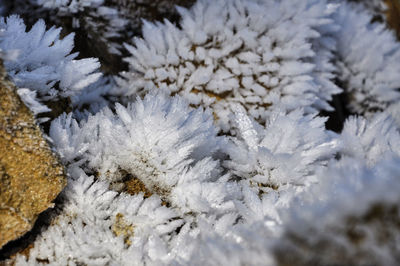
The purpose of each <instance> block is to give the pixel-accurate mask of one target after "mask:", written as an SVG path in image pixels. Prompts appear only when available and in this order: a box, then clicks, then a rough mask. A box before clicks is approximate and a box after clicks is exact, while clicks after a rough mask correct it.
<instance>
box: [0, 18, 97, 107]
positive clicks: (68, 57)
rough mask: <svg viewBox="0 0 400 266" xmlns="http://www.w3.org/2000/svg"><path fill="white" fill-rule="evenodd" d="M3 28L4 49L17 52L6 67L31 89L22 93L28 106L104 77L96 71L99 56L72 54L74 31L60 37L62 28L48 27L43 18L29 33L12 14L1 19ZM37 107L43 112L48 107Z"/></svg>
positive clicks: (1, 44)
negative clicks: (82, 57)
mask: <svg viewBox="0 0 400 266" xmlns="http://www.w3.org/2000/svg"><path fill="white" fill-rule="evenodd" d="M0 29H1V31H2V34H1V38H0V48H1V50H2V51H11V50H12V51H17V55H16V57H15V58H12V59H13V60H6V61H5V62H4V66H5V67H6V69H7V71H8V73H9V75H10V76H11V78H12V79H13V81H14V82H15V84H16V85H17V86H18V87H19V88H21V89H22V88H27V89H29V90H30V91H31V92H24V93H20V95H21V96H22V97H23V99H25V102H26V103H28V105H29V103H34V102H36V104H35V105H38V101H42V102H43V101H49V100H55V99H59V98H65V97H71V96H74V95H77V94H79V93H80V92H81V90H82V89H84V88H85V87H86V86H88V85H89V84H91V83H93V82H95V81H96V80H97V79H98V78H99V77H100V76H101V74H100V73H94V72H95V71H96V70H97V69H98V68H99V66H100V65H99V63H98V61H97V59H95V58H87V59H80V60H75V58H76V57H77V55H78V54H77V53H72V54H71V50H72V48H73V38H74V35H73V34H70V35H68V36H65V37H64V38H63V39H60V31H61V29H60V28H54V27H52V28H50V29H49V30H46V26H45V23H44V21H43V20H39V21H38V22H37V23H35V25H33V27H32V28H31V29H30V31H28V32H26V26H25V24H24V22H23V21H22V19H21V18H19V17H18V16H10V17H8V18H2V19H1V21H0ZM24 96H26V98H25V97H24ZM33 110H34V111H36V112H40V111H43V110H44V107H43V108H42V109H40V108H34V109H33Z"/></svg>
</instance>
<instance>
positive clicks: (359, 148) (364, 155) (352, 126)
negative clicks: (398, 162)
mask: <svg viewBox="0 0 400 266" xmlns="http://www.w3.org/2000/svg"><path fill="white" fill-rule="evenodd" d="M339 140H340V148H339V155H340V156H345V157H351V158H356V159H359V160H360V161H364V162H365V163H366V164H367V165H369V166H372V165H374V164H375V163H376V162H378V161H380V160H381V159H382V156H384V154H386V153H388V152H390V153H394V154H397V155H398V156H400V133H399V128H398V124H396V121H395V120H394V119H393V118H392V117H391V115H390V114H388V113H386V112H384V113H377V114H375V115H374V116H373V117H371V118H370V119H369V120H367V119H365V118H363V117H350V118H348V119H347V120H346V122H345V124H344V128H343V130H342V133H341V134H340V136H339Z"/></svg>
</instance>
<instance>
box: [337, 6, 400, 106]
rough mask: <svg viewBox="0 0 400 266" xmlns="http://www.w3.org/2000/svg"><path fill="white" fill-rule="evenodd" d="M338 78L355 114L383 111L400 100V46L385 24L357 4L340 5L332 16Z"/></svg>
mask: <svg viewBox="0 0 400 266" xmlns="http://www.w3.org/2000/svg"><path fill="white" fill-rule="evenodd" d="M335 17H336V18H335V20H336V22H337V23H338V24H339V25H340V26H341V30H340V31H339V32H338V33H337V34H336V40H337V53H338V60H337V66H338V68H339V70H340V75H339V78H340V80H341V82H342V83H343V86H344V88H345V89H346V93H347V94H348V101H349V106H348V107H349V108H350V109H351V111H352V112H356V113H358V114H365V113H374V112H376V111H377V110H385V109H386V108H387V106H388V105H390V104H392V103H395V102H398V101H399V99H400V92H399V88H400V75H399V74H398V73H399V72H400V64H399V62H400V43H399V42H397V41H396V37H395V34H394V32H391V31H389V30H387V29H386V27H385V25H384V24H381V23H371V20H372V15H371V14H369V13H368V12H367V11H366V10H365V9H364V8H362V7H361V6H357V5H350V4H346V3H343V4H342V5H341V7H340V8H339V10H338V12H337V13H336V16H335Z"/></svg>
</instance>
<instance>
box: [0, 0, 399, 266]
mask: <svg viewBox="0 0 400 266" xmlns="http://www.w3.org/2000/svg"><path fill="white" fill-rule="evenodd" d="M156 2H157V3H159V6H160V7H159V10H161V9H162V12H161V11H160V12H161V13H163V12H167V11H166V10H167V9H168V8H164V7H165V6H169V5H171V4H166V3H164V1H162V0H160V1H156ZM176 2H177V3H180V2H179V1H176ZM174 3H175V2H174ZM372 3H373V4H372ZM382 3H383V2H379V1H373V2H371V5H368V4H367V5H365V4H362V3H356V1H336V0H304V1H295V0H282V1H277V0H220V1H214V0H197V1H196V2H194V3H193V5H192V6H191V7H187V8H184V7H177V9H176V11H175V10H171V11H170V12H171V14H170V15H171V17H179V18H177V19H176V20H175V21H170V20H167V19H164V20H163V21H147V20H144V21H143V27H142V28H141V35H140V34H138V33H137V32H136V31H135V30H134V27H133V26H132V25H133V24H130V23H131V22H130V19H133V18H132V16H133V15H132V14H133V13H132V14H129V12H130V11H129V10H130V9H126V10H123V8H121V6H130V7H132V8H134V7H135V6H141V5H145V4H146V3H145V2H143V3H142V2H141V1H103V0H91V1H84V0H73V1H63V0H60V1H56V0H17V1H15V3H5V2H4V1H3V2H2V1H0V7H1V12H3V15H4V16H5V17H3V18H2V19H1V20H0V49H1V50H0V51H1V57H2V60H3V63H4V66H5V68H6V69H7V71H8V75H9V77H10V79H11V80H12V81H13V82H14V83H15V84H16V86H17V87H18V93H19V95H20V96H21V98H22V99H23V100H24V102H25V103H26V104H27V105H28V106H29V107H30V108H31V111H32V112H33V113H34V114H35V115H36V116H37V119H38V120H39V121H45V120H46V119H48V121H47V123H46V124H45V125H43V124H42V127H43V130H44V132H45V133H46V134H48V138H49V140H50V141H51V143H52V145H53V147H54V150H55V151H56V152H57V153H58V155H59V156H60V159H61V161H62V162H63V164H64V165H65V167H66V169H67V172H68V186H67V187H66V188H65V190H64V191H63V192H62V193H61V195H60V197H59V200H58V201H59V202H57V204H56V206H55V208H54V210H52V212H51V217H52V221H51V224H50V225H49V226H48V227H43V228H42V230H41V232H40V233H39V234H38V235H37V236H36V238H35V239H34V242H33V243H32V245H31V248H30V249H29V250H28V251H25V252H23V253H22V252H21V253H18V254H16V255H15V256H14V257H13V258H10V259H9V260H13V262H14V263H15V264H16V265H41V264H43V265H44V264H50V265H132V264H135V265H136V264H137V265H310V264H313V263H314V264H316V265H327V264H331V265H333V264H338V265H365V264H366V263H371V262H372V264H384V265H396V262H397V261H398V259H399V258H400V252H399V249H398V247H399V245H400V240H399V239H400V231H399V229H398V224H399V221H400V214H399V213H400V212H399V207H400V205H399V202H400V198H399V196H398V195H399V194H398V191H399V189H400V180H399V178H400V168H399V167H400V133H399V132H400V131H399V130H400V58H399V57H400V42H399V41H398V40H397V39H396V37H395V34H394V32H393V31H392V30H390V29H388V28H387V26H386V24H385V22H384V21H383V22H379V21H377V22H374V20H373V18H374V16H375V12H383V10H385V5H384V4H382ZM164 4H165V5H164ZM118 5H120V7H118ZM161 7H163V8H161ZM30 8H31V10H32V12H31V13H32V16H30V15H29V16H27V14H28V12H27V10H28V9H30ZM140 10H147V9H146V8H143V9H140ZM371 10H374V11H373V12H371ZM11 13H16V14H15V15H11ZM134 14H138V15H139V14H140V12H137V13H134ZM381 15H382V16H384V15H383V13H381ZM135 16H136V15H135ZM40 17H43V19H46V23H47V25H48V27H46V23H45V21H44V20H38V21H37V22H36V21H32V19H33V18H34V19H36V18H40ZM143 18H149V15H148V14H147V15H146V14H143ZM135 19H138V17H135ZM24 20H25V22H26V23H27V25H28V26H26V25H25V23H24ZM65 21H67V23H65ZM63 23H64V24H63ZM132 23H136V22H132ZM53 24H56V25H57V26H64V29H63V30H62V29H61V28H60V27H56V26H52V25H53ZM72 31H77V33H76V35H74V33H72ZM79 33H80V34H82V33H87V36H79ZM74 37H77V40H76V42H75V47H74ZM79 52H81V54H78V53H79ZM95 57H98V58H99V59H97V58H95ZM339 94H340V95H339ZM63 102H64V103H65V102H66V103H67V106H68V108H67V109H66V110H62V112H61V113H62V114H59V113H57V115H56V117H54V116H51V115H49V117H47V115H48V114H49V113H52V112H53V113H54V112H55V111H54V110H53V109H54V105H61V104H62V103H63ZM43 113H44V114H43ZM326 115H330V118H329V120H328V117H325V116H326ZM340 116H343V117H342V120H343V121H340V123H341V126H342V128H340V129H333V128H330V126H329V123H330V122H329V121H330V120H332V119H335V117H336V119H339V118H337V117H340ZM46 117H47V118H46Z"/></svg>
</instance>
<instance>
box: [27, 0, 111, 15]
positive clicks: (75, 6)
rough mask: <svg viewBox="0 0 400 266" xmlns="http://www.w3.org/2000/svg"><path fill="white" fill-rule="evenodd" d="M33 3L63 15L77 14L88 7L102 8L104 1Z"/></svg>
mask: <svg viewBox="0 0 400 266" xmlns="http://www.w3.org/2000/svg"><path fill="white" fill-rule="evenodd" d="M31 1H32V0H31ZM32 2H35V4H37V5H41V6H43V7H45V8H57V9H58V12H62V13H77V12H78V11H82V10H83V9H84V8H86V7H95V6H101V5H102V4H103V3H104V0H33V1H32Z"/></svg>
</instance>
